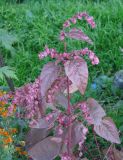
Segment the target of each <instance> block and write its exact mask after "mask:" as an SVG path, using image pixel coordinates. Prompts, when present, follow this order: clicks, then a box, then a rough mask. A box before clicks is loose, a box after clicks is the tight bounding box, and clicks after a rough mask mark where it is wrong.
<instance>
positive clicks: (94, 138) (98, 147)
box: [93, 129, 102, 160]
mask: <svg viewBox="0 0 123 160" xmlns="http://www.w3.org/2000/svg"><path fill="white" fill-rule="evenodd" d="M93 135H94V139H95V142H96V146H97V149H98V152H99V156H100V160H101V159H102V157H101V151H100V147H99V144H98V142H97V138H96V135H95V132H94V129H93Z"/></svg>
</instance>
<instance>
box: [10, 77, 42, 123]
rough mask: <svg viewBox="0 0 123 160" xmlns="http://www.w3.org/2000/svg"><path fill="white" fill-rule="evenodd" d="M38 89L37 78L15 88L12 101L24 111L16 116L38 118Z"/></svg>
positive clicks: (30, 118)
mask: <svg viewBox="0 0 123 160" xmlns="http://www.w3.org/2000/svg"><path fill="white" fill-rule="evenodd" d="M39 90H40V87H39V79H36V80H35V82H34V83H29V84H27V85H25V86H23V87H21V88H19V89H17V90H16V92H15V95H14V99H13V101H12V103H13V104H16V105H17V106H20V107H22V108H23V109H24V111H25V112H24V113H22V114H19V115H18V116H22V117H24V118H26V119H29V120H33V119H37V118H40V116H41V115H40V111H39V106H38V105H39V92H40V91H39Z"/></svg>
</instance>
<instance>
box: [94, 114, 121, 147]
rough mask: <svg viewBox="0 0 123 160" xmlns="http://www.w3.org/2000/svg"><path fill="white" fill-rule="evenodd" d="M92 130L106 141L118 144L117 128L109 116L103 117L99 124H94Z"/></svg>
mask: <svg viewBox="0 0 123 160" xmlns="http://www.w3.org/2000/svg"><path fill="white" fill-rule="evenodd" d="M94 131H95V132H96V133H97V134H98V135H99V136H100V137H102V138H104V139H106V140H107V141H110V142H112V143H118V144H120V139H119V134H118V130H117V128H116V126H115V124H114V122H113V121H112V119H111V118H109V117H105V118H104V119H103V120H102V123H101V124H100V125H94Z"/></svg>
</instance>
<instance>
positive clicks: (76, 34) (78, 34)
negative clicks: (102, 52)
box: [65, 28, 93, 44]
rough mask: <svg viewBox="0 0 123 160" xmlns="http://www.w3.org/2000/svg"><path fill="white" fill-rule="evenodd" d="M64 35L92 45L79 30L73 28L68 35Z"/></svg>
mask: <svg viewBox="0 0 123 160" xmlns="http://www.w3.org/2000/svg"><path fill="white" fill-rule="evenodd" d="M65 35H66V36H67V37H70V38H73V39H78V40H82V41H86V42H88V43H90V44H93V42H92V40H91V39H90V38H89V37H88V36H87V35H85V34H84V33H83V32H82V31H81V30H80V29H76V28H73V29H71V30H70V31H69V32H68V33H65Z"/></svg>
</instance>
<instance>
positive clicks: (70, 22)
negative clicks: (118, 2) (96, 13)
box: [63, 12, 96, 28]
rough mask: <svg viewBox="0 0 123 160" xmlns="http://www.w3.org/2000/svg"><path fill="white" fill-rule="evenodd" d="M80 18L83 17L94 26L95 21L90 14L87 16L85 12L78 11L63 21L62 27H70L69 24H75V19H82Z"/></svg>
mask: <svg viewBox="0 0 123 160" xmlns="http://www.w3.org/2000/svg"><path fill="white" fill-rule="evenodd" d="M82 18H85V20H86V21H87V23H88V24H89V25H90V26H91V27H92V28H95V26H96V25H95V22H94V19H93V17H92V16H89V15H88V14H87V13H86V12H80V13H78V14H76V15H74V16H73V17H72V18H70V19H68V20H67V21H65V23H64V24H63V28H67V27H70V25H71V24H76V22H77V20H82Z"/></svg>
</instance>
